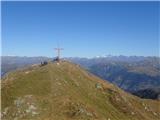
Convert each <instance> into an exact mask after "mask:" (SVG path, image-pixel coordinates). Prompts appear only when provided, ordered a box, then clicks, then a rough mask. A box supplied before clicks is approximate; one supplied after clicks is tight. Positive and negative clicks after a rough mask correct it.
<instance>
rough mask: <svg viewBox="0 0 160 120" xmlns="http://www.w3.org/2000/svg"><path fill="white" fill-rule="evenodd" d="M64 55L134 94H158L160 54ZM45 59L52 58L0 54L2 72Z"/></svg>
mask: <svg viewBox="0 0 160 120" xmlns="http://www.w3.org/2000/svg"><path fill="white" fill-rule="evenodd" d="M64 59H67V60H70V61H72V62H74V63H78V64H80V65H81V66H83V67H85V68H86V69H87V70H88V71H90V72H91V73H93V74H95V75H97V76H99V77H101V78H102V79H105V80H108V81H109V82H111V83H113V84H115V85H117V86H119V87H120V88H122V89H124V90H125V91H128V92H131V93H132V94H134V95H137V96H140V97H143V98H151V99H155V98H158V96H159V95H160V58H159V57H143V56H129V57H128V56H111V55H110V56H104V57H100V56H99V57H95V58H90V59H89V58H78V57H77V58H75V57H70V58H64ZM48 60H52V58H47V57H18V56H17V57H16V56H3V57H2V76H3V75H5V73H7V72H10V71H12V70H15V69H18V68H22V67H25V66H28V65H31V64H35V63H40V62H42V61H48ZM142 91H143V92H142ZM144 91H145V92H144ZM149 91H152V92H149ZM153 94H154V97H153Z"/></svg>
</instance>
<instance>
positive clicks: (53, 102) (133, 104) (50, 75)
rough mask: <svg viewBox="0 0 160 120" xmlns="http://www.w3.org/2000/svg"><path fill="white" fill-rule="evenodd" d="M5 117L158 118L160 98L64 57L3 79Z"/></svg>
mask: <svg viewBox="0 0 160 120" xmlns="http://www.w3.org/2000/svg"><path fill="white" fill-rule="evenodd" d="M1 95H2V99H1V100H2V110H1V117H2V120H158V119H159V118H160V114H159V107H158V105H159V104H160V101H154V100H143V99H140V98H138V97H135V96H133V95H130V94H128V93H126V92H124V91H123V90H121V89H119V88H118V87H116V86H114V85H112V84H110V83H108V82H106V81H103V80H101V79H100V78H98V77H96V76H94V75H92V74H91V73H89V72H88V71H86V70H84V69H83V68H81V67H80V66H79V65H76V64H73V63H70V62H67V61H61V62H59V63H57V62H49V63H48V64H44V65H37V64H35V65H32V66H30V67H28V68H24V69H20V70H16V71H14V72H10V73H8V74H7V75H6V76H5V77H4V78H3V79H2V90H1Z"/></svg>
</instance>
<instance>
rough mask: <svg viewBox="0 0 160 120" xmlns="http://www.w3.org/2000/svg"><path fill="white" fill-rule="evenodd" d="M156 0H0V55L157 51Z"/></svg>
mask: <svg viewBox="0 0 160 120" xmlns="http://www.w3.org/2000/svg"><path fill="white" fill-rule="evenodd" d="M158 7H159V6H158V2H2V55H17V56H49V57H53V56H56V53H55V51H54V48H55V47H57V44H58V43H59V44H60V46H61V47H63V48H64V51H63V52H62V55H63V56H64V57H69V56H72V57H76V56H78V57H94V56H97V55H106V54H111V55H128V56H131V55H138V56H158V55H159V38H158V37H159V30H158V22H159V21H158V19H159V18H158V16H159V15H160V13H159V8H158Z"/></svg>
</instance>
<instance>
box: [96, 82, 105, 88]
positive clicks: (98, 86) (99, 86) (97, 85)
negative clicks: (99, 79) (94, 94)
mask: <svg viewBox="0 0 160 120" xmlns="http://www.w3.org/2000/svg"><path fill="white" fill-rule="evenodd" d="M95 87H96V88H97V89H103V87H102V85H101V84H100V83H96V85H95Z"/></svg>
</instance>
